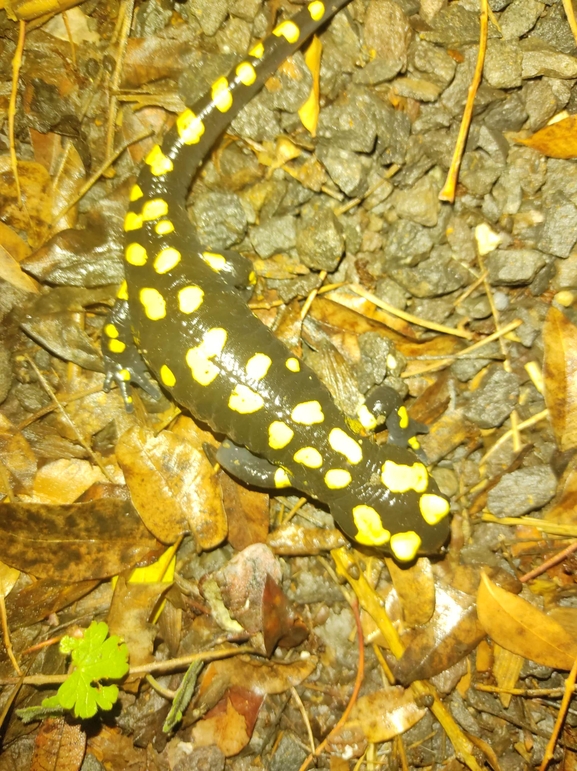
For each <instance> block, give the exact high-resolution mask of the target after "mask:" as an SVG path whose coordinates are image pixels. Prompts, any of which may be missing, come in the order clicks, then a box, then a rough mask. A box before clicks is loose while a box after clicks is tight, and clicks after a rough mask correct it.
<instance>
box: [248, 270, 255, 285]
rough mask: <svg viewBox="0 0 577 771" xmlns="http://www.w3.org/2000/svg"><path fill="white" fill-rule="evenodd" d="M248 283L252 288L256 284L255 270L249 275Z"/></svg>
mask: <svg viewBox="0 0 577 771" xmlns="http://www.w3.org/2000/svg"><path fill="white" fill-rule="evenodd" d="M248 283H249V284H250V285H251V286H254V285H255V284H256V273H255V272H254V270H251V272H250V273H249V274H248Z"/></svg>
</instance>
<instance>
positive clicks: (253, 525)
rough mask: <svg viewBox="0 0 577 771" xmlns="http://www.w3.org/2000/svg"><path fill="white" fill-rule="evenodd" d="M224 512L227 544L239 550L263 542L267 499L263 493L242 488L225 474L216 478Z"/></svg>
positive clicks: (267, 505) (267, 521) (267, 506)
mask: <svg viewBox="0 0 577 771" xmlns="http://www.w3.org/2000/svg"><path fill="white" fill-rule="evenodd" d="M219 482H220V486H221V489H222V496H223V504H224V509H225V511H226V514H227V518H228V542H229V543H230V545H231V546H232V547H233V548H234V549H236V551H242V550H243V549H246V547H247V546H250V545H251V544H253V543H264V542H265V541H266V537H267V535H268V528H269V498H268V495H267V494H266V493H262V492H257V491H256V490H249V489H247V488H246V487H242V485H239V484H238V483H237V482H235V481H234V479H232V477H229V476H228V475H227V474H224V473H221V474H220V475H219Z"/></svg>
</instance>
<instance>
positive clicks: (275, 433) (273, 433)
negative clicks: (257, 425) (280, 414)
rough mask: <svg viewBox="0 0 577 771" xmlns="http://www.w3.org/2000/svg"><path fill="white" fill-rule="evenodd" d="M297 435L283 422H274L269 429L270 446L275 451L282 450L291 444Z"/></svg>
mask: <svg viewBox="0 0 577 771" xmlns="http://www.w3.org/2000/svg"><path fill="white" fill-rule="evenodd" d="M294 435H295V433H294V431H293V430H292V428H289V426H287V424H286V423H283V422H282V420H274V421H273V422H272V423H271V424H270V426H269V427H268V444H269V447H272V449H273V450H282V449H283V447H286V446H287V444H289V443H290V442H291V440H292V438H293V436H294Z"/></svg>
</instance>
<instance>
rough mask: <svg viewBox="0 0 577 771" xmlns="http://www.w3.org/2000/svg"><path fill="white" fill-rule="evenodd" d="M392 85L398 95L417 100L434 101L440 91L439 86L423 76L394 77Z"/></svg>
mask: <svg viewBox="0 0 577 771" xmlns="http://www.w3.org/2000/svg"><path fill="white" fill-rule="evenodd" d="M393 87H394V89H395V92H396V93H397V94H398V95H399V96H404V97H406V98H408V99H415V100H417V101H419V102H436V101H437V99H438V98H439V94H440V93H441V87H440V86H438V85H437V84H435V83H431V81H430V80H424V79H423V78H396V79H395V81H394V82H393Z"/></svg>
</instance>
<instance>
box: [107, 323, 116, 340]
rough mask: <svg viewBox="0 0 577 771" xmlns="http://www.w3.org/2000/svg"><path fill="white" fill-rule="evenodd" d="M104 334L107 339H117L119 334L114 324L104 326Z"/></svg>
mask: <svg viewBox="0 0 577 771" xmlns="http://www.w3.org/2000/svg"><path fill="white" fill-rule="evenodd" d="M104 334H105V335H106V336H107V337H112V338H116V337H118V335H119V332H118V330H117V329H116V327H115V326H114V324H106V326H105V327H104Z"/></svg>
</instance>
